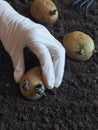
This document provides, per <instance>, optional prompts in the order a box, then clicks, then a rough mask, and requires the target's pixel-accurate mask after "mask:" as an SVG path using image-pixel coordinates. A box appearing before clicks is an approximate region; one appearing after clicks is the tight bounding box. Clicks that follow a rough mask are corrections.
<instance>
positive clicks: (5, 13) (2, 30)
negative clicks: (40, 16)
mask: <svg viewBox="0 0 98 130" xmlns="http://www.w3.org/2000/svg"><path fill="white" fill-rule="evenodd" d="M0 39H1V41H2V44H3V45H4V47H5V49H6V51H7V52H8V53H9V55H10V56H11V59H12V62H13V66H14V69H15V70H14V79H15V81H16V82H19V81H20V78H21V77H22V75H23V74H24V72H25V65H24V54H23V50H24V48H25V47H28V48H29V49H30V50H31V51H32V52H33V53H35V54H36V56H37V57H38V59H39V61H40V64H41V69H42V75H43V79H44V82H45V85H46V87H47V88H48V89H52V88H53V87H59V86H60V84H61V82H62V78H63V74H64V65H65V49H64V48H63V46H62V45H61V43H60V42H59V41H58V40H56V39H55V38H54V37H53V36H52V35H51V34H50V32H49V31H48V30H47V29H46V28H45V27H44V26H43V25H41V24H37V23H35V22H33V21H31V20H30V19H28V18H26V17H24V16H22V15H20V14H19V13H18V12H16V11H15V10H14V9H13V8H12V7H11V6H10V5H9V4H8V3H7V2H6V1H3V0H1V1H0Z"/></svg>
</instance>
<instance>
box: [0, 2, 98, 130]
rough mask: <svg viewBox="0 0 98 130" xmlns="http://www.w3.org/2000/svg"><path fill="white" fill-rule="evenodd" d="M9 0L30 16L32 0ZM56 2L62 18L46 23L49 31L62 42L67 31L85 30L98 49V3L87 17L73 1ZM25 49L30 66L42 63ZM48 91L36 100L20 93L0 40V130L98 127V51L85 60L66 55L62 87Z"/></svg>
mask: <svg viewBox="0 0 98 130" xmlns="http://www.w3.org/2000/svg"><path fill="white" fill-rule="evenodd" d="M8 1H9V2H10V4H11V5H12V6H13V7H14V8H15V9H16V10H17V11H18V12H19V13H21V14H22V15H25V16H26V17H29V18H31V16H30V13H29V3H28V4H26V5H23V4H22V3H20V2H19V0H8ZM29 2H30V0H29ZM54 2H55V4H56V5H57V7H58V9H59V19H58V21H57V22H56V23H55V24H52V25H45V26H46V27H47V28H48V29H49V30H50V32H51V33H52V34H53V35H54V36H55V37H56V38H57V39H58V40H59V41H61V42H62V40H63V36H64V34H66V33H68V32H71V31H74V30H80V31H83V32H85V33H87V34H88V35H90V36H91V37H92V38H93V39H94V42H95V45H96V49H98V3H97V2H96V3H95V5H94V6H93V7H92V8H91V9H90V11H89V13H88V14H87V16H86V17H84V16H83V15H82V14H79V13H77V12H76V10H75V9H73V10H72V9H70V6H69V3H70V1H67V0H59V1H58V0H54ZM31 19H32V20H34V19H33V18H31ZM24 53H25V62H26V69H27V70H28V69H29V68H31V67H33V66H36V65H38V64H39V62H38V59H37V58H36V56H35V55H34V54H31V52H30V51H29V50H28V49H25V51H24ZM61 67H62V66H61ZM46 94H47V96H46V97H42V98H41V99H39V100H37V101H28V100H26V99H24V98H23V97H22V96H21V94H20V91H19V84H16V83H15V81H14V79H13V65H12V62H11V59H10V57H9V55H8V53H7V52H5V50H4V48H3V46H2V44H0V130H98V54H94V55H93V56H92V57H91V58H90V59H89V60H88V61H85V62H77V61H74V60H71V59H70V58H69V57H68V56H66V66H65V73H64V78H63V82H62V84H61V86H60V88H58V89H53V90H51V91H49V90H47V92H46Z"/></svg>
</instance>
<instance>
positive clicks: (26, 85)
mask: <svg viewBox="0 0 98 130" xmlns="http://www.w3.org/2000/svg"><path fill="white" fill-rule="evenodd" d="M23 89H24V90H29V82H28V80H27V79H25V80H24V84H23Z"/></svg>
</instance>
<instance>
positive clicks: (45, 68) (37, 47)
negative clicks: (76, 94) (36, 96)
mask: <svg viewBox="0 0 98 130" xmlns="http://www.w3.org/2000/svg"><path fill="white" fill-rule="evenodd" d="M27 47H28V48H29V49H30V50H31V51H32V52H33V53H34V54H35V55H36V56H37V57H38V59H39V62H40V64H41V69H42V75H43V80H44V82H45V85H46V87H47V88H48V89H52V88H53V87H54V83H55V74H54V67H53V63H52V59H51V56H50V53H49V50H48V49H47V47H45V46H44V45H43V44H40V43H38V42H37V43H33V44H32V43H31V44H28V46H27Z"/></svg>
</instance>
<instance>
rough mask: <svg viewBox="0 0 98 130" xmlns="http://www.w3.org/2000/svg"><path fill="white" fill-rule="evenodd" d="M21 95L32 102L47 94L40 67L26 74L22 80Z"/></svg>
mask: <svg viewBox="0 0 98 130" xmlns="http://www.w3.org/2000/svg"><path fill="white" fill-rule="evenodd" d="M20 91H21V94H22V95H23V96H24V97H25V98H27V99H30V100H36V99H39V98H40V97H42V96H43V95H44V94H45V93H44V91H45V87H44V83H43V79H42V73H41V69H40V67H34V68H32V69H30V70H29V71H28V72H27V73H26V74H24V75H23V76H22V78H21V80H20Z"/></svg>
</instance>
